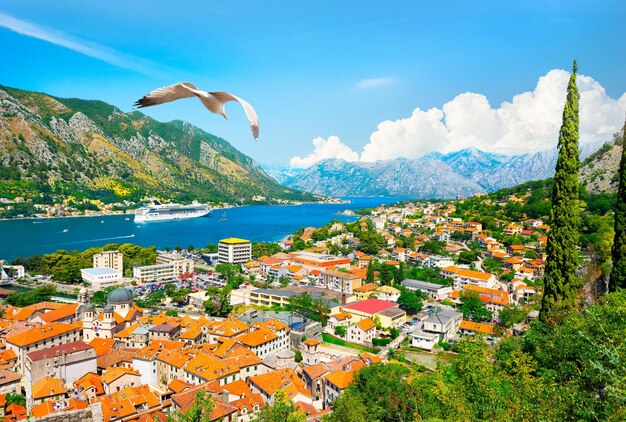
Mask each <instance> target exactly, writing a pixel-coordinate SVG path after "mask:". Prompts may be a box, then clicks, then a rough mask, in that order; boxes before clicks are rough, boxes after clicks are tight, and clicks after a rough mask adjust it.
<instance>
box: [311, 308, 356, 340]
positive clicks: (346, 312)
mask: <svg viewBox="0 0 626 422" xmlns="http://www.w3.org/2000/svg"><path fill="white" fill-rule="evenodd" d="M346 313H347V312H346ZM304 344H306V345H307V346H317V345H318V344H320V342H319V340H317V339H314V338H308V339H306V340H305V341H304Z"/></svg>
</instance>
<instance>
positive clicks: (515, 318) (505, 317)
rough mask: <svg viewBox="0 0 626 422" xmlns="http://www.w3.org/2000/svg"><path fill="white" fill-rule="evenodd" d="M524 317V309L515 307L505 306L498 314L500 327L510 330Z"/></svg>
mask: <svg viewBox="0 0 626 422" xmlns="http://www.w3.org/2000/svg"><path fill="white" fill-rule="evenodd" d="M525 316H526V311H525V310H524V308H521V307H519V306H516V305H509V306H506V307H505V308H504V309H502V310H501V311H500V312H499V313H498V318H499V320H500V325H502V326H503V327H504V328H511V327H512V326H514V325H515V324H517V323H520V322H522V321H523V320H524V317H525Z"/></svg>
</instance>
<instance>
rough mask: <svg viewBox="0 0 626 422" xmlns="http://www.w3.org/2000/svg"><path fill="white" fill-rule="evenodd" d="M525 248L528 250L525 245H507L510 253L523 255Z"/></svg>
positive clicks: (507, 250)
mask: <svg viewBox="0 0 626 422" xmlns="http://www.w3.org/2000/svg"><path fill="white" fill-rule="evenodd" d="M524 250H526V248H525V247H524V245H509V246H507V247H506V252H507V253H508V254H509V255H523V254H524Z"/></svg>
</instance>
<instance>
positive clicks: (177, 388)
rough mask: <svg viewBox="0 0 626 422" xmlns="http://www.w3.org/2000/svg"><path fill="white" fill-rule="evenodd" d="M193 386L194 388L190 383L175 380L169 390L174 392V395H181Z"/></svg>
mask: <svg viewBox="0 0 626 422" xmlns="http://www.w3.org/2000/svg"><path fill="white" fill-rule="evenodd" d="M192 386H193V384H190V383H188V382H186V381H183V380H179V379H174V380H172V381H171V382H170V383H169V384H168V385H167V388H169V389H170V390H172V391H173V392H174V393H180V392H181V391H183V390H184V389H186V388H190V387H192Z"/></svg>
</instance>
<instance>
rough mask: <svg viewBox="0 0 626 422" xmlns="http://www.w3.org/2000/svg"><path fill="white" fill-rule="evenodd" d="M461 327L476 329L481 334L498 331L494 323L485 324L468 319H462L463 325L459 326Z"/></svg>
mask: <svg viewBox="0 0 626 422" xmlns="http://www.w3.org/2000/svg"><path fill="white" fill-rule="evenodd" d="M459 328H460V329H462V330H469V331H474V332H476V333H481V334H495V332H496V331H495V328H496V326H495V325H493V324H485V323H480V322H473V321H466V320H463V321H461V325H460V326H459Z"/></svg>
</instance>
